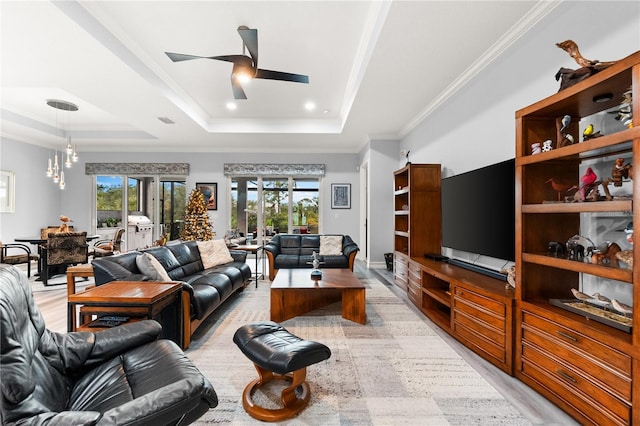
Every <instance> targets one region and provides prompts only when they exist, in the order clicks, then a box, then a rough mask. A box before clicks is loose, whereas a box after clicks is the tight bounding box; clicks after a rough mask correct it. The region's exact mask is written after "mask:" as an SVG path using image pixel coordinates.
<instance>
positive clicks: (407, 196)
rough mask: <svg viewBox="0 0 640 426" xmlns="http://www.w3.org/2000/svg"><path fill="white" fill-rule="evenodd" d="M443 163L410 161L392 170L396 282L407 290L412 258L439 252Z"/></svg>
mask: <svg viewBox="0 0 640 426" xmlns="http://www.w3.org/2000/svg"><path fill="white" fill-rule="evenodd" d="M440 169H441V166H440V164H407V165H406V166H405V167H403V168H402V169H400V170H397V171H395V172H394V174H393V176H394V177H393V184H394V187H393V188H394V193H393V194H394V237H393V238H394V242H393V250H394V268H393V270H394V282H395V283H396V285H397V286H398V287H400V288H401V289H403V290H405V291H407V290H408V285H409V258H410V257H411V256H420V257H422V256H424V254H425V253H428V252H432V253H440V247H441V241H442V223H441V213H440V211H441V208H440Z"/></svg>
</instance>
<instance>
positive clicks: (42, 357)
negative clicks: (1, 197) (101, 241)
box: [0, 265, 218, 425]
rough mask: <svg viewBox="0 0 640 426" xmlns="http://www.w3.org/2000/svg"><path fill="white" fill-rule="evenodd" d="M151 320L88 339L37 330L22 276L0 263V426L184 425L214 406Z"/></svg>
mask: <svg viewBox="0 0 640 426" xmlns="http://www.w3.org/2000/svg"><path fill="white" fill-rule="evenodd" d="M160 331H161V327H160V324H158V323H157V322H155V321H150V320H147V321H139V322H135V323H132V324H125V325H121V326H118V327H114V328H111V329H107V330H105V331H100V332H96V333H90V332H74V333H67V334H58V333H54V332H51V331H49V330H47V329H46V328H45V324H44V320H43V318H42V315H41V314H40V311H39V310H38V307H37V305H36V304H35V303H34V300H33V295H32V293H31V288H30V287H29V282H28V279H27V277H26V275H25V274H24V273H23V272H21V271H20V270H19V269H17V268H16V267H15V266H10V265H0V349H1V353H0V355H1V358H0V369H1V370H2V382H1V384H0V389H1V391H2V394H1V401H0V402H1V403H2V404H1V411H0V423H1V424H3V425H14V424H20V425H43V424H51V425H54V424H55V425H58V424H59V425H63V424H64V425H71V424H73V425H147V424H148V425H185V424H189V423H192V422H193V421H195V420H196V419H198V418H199V417H200V416H202V415H203V414H204V413H205V412H206V411H207V410H209V409H210V408H212V407H215V406H216V405H217V404H218V400H217V396H216V393H215V391H214V389H213V387H212V386H211V383H209V381H208V380H207V379H206V378H205V377H204V376H203V375H202V374H201V373H200V372H199V371H198V369H197V368H196V367H195V366H194V365H193V364H192V363H191V361H190V360H189V359H188V358H187V357H186V356H185V355H184V353H183V352H182V350H181V349H180V348H179V347H178V346H177V345H176V344H175V343H173V342H171V341H169V340H157V338H158V335H159V333H160Z"/></svg>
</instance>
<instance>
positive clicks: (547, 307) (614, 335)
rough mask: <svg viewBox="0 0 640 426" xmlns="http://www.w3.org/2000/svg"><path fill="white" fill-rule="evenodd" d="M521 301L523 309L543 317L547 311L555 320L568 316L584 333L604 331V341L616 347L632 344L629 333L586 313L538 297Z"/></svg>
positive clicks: (625, 348) (627, 347)
mask: <svg viewBox="0 0 640 426" xmlns="http://www.w3.org/2000/svg"><path fill="white" fill-rule="evenodd" d="M521 303H522V307H521V308H522V309H523V310H526V311H530V312H533V313H535V314H538V315H541V316H543V317H544V316H545V313H546V314H547V315H548V314H553V316H554V321H558V317H560V318H567V319H568V320H570V321H572V322H575V323H578V324H579V325H580V326H579V327H577V329H578V330H580V331H581V332H582V333H584V334H587V335H589V329H592V330H595V331H597V332H600V333H603V334H604V335H606V338H605V337H604V336H603V337H602V340H606V341H603V342H602V343H605V344H607V345H611V346H613V347H616V348H617V349H619V350H629V349H630V345H631V344H632V337H631V335H630V334H629V333H627V332H624V331H622V330H618V329H616V328H614V327H611V326H608V325H606V324H602V323H599V322H597V321H592V320H590V319H589V318H587V317H585V316H584V315H580V314H576V313H573V312H569V311H566V310H564V309H562V308H559V307H557V306H554V305H552V304H551V302H550V301H548V300H543V299H539V298H536V299H531V300H523V301H522V302H521ZM562 323H563V325H567V324H566V323H565V321H562ZM621 344H622V347H621Z"/></svg>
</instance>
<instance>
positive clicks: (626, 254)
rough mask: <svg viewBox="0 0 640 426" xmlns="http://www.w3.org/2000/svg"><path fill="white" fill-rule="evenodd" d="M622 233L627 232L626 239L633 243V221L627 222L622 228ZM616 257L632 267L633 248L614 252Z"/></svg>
mask: <svg viewBox="0 0 640 426" xmlns="http://www.w3.org/2000/svg"><path fill="white" fill-rule="evenodd" d="M624 233H625V234H627V241H629V244H631V245H633V222H629V224H628V225H627V226H626V227H625V228H624ZM616 258H617V259H618V260H619V261H621V262H624V263H626V264H627V265H629V267H631V268H633V250H622V251H620V252H618V253H616Z"/></svg>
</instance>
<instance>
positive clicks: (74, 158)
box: [71, 144, 78, 163]
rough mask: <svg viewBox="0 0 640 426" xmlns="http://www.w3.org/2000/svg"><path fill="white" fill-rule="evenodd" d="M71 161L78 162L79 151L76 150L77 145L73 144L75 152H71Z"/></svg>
mask: <svg viewBox="0 0 640 426" xmlns="http://www.w3.org/2000/svg"><path fill="white" fill-rule="evenodd" d="M71 161H73V162H74V163H77V162H78V153H77V152H76V145H75V144H74V145H73V154H71Z"/></svg>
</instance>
